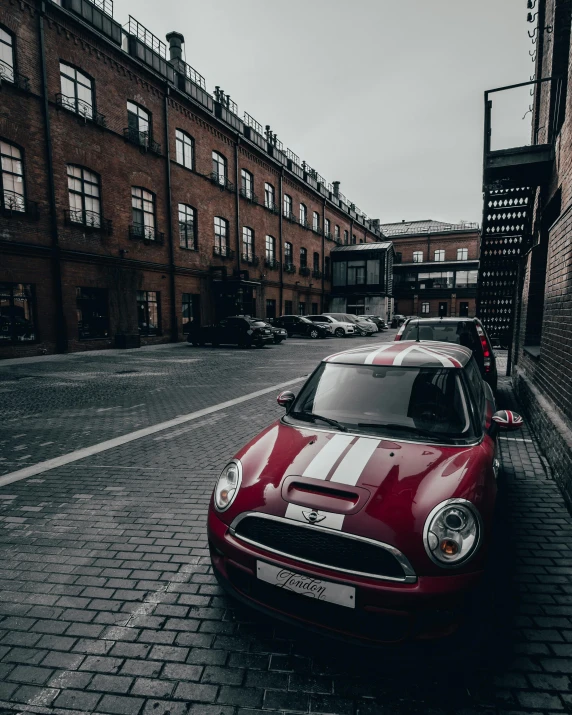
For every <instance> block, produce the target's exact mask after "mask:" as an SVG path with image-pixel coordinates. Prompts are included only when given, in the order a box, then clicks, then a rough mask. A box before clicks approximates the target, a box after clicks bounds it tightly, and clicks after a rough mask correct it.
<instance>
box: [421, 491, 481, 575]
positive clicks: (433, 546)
mask: <svg viewBox="0 0 572 715" xmlns="http://www.w3.org/2000/svg"><path fill="white" fill-rule="evenodd" d="M482 533H483V524H482V521H481V516H480V514H479V512H478V511H477V509H476V508H475V507H474V506H473V504H471V502H469V501H467V500H466V499H447V501H444V502H441V504H438V505H437V506H436V507H435V508H434V509H433V511H432V512H431V513H430V514H429V516H428V517H427V520H426V522H425V528H424V529H423V544H424V546H425V551H426V552H427V555H428V556H429V558H430V559H431V560H432V561H434V562H435V563H436V564H439V566H444V567H454V566H460V565H461V564H463V563H465V562H466V561H468V559H470V558H471V557H472V556H473V555H474V554H475V553H476V551H477V549H478V548H479V545H480V543H481V538H482Z"/></svg>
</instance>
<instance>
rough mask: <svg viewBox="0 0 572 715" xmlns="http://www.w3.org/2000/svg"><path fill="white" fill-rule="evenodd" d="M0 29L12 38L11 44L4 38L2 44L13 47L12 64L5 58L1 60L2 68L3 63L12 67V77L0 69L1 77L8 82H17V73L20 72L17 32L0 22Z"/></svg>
mask: <svg viewBox="0 0 572 715" xmlns="http://www.w3.org/2000/svg"><path fill="white" fill-rule="evenodd" d="M0 30H2V31H3V32H5V33H6V34H7V35H8V37H9V38H10V40H11V44H10V45H8V43H7V42H4V41H3V40H0V42H2V44H5V45H6V46H7V47H11V48H12V65H11V66H10V65H9V64H8V63H7V62H4V60H0V63H1V64H0V70H1V65H5V66H6V67H8V68H9V69H10V71H11V77H9V76H6V75H5V74H3V73H2V72H1V71H0V77H1V78H2V80H4V81H6V82H10V83H11V84H15V82H16V75H17V74H18V71H17V56H16V34H15V33H14V32H12V30H10V29H9V28H8V27H6V25H2V24H0Z"/></svg>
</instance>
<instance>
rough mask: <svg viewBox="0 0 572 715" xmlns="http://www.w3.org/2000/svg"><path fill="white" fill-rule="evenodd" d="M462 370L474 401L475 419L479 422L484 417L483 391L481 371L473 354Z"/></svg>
mask: <svg viewBox="0 0 572 715" xmlns="http://www.w3.org/2000/svg"><path fill="white" fill-rule="evenodd" d="M464 372H465V376H466V378H467V382H468V384H469V390H470V391H471V394H472V397H473V400H474V403H475V408H476V413H477V419H478V420H479V422H480V421H481V420H484V418H485V391H484V383H483V378H482V376H481V371H480V370H479V367H478V365H477V362H476V360H475V357H474V356H473V357H472V358H471V359H470V360H469V362H468V363H467V366H466V367H465V371H464Z"/></svg>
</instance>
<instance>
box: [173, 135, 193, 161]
mask: <svg viewBox="0 0 572 715" xmlns="http://www.w3.org/2000/svg"><path fill="white" fill-rule="evenodd" d="M175 144H176V148H177V163H178V164H181V165H182V166H186V167H187V169H192V168H193V167H194V165H195V140H194V139H193V137H191V136H189V135H188V134H187V133H186V132H184V131H182V130H181V129H177V131H176V132H175Z"/></svg>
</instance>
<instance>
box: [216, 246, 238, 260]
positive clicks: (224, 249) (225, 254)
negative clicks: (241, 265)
mask: <svg viewBox="0 0 572 715" xmlns="http://www.w3.org/2000/svg"><path fill="white" fill-rule="evenodd" d="M213 256H219V258H228V259H232V258H234V251H233V250H232V249H230V248H229V247H228V246H213Z"/></svg>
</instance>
